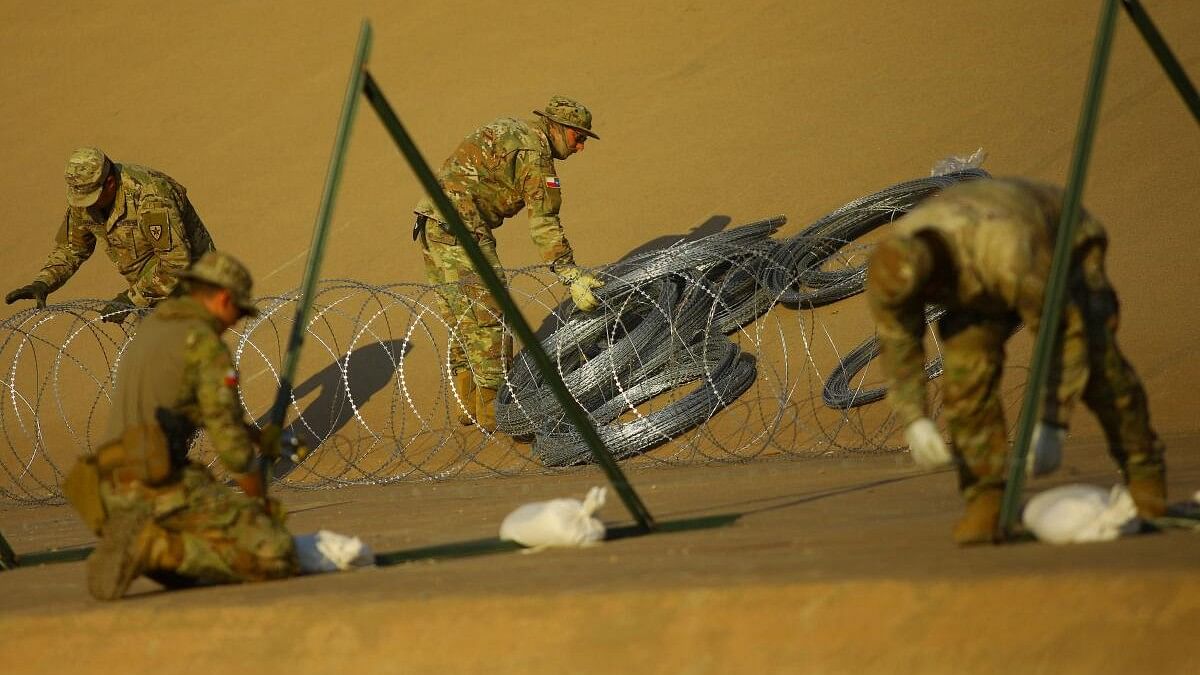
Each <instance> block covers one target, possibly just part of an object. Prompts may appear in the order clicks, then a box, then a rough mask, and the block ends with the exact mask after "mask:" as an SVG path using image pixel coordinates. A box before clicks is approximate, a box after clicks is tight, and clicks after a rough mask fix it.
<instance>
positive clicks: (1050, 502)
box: [1022, 484, 1140, 544]
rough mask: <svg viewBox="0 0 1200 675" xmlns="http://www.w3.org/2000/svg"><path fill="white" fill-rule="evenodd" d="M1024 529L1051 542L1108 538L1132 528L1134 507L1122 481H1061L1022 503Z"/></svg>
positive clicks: (1135, 509) (1076, 542) (1134, 514)
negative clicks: (1110, 485)
mask: <svg viewBox="0 0 1200 675" xmlns="http://www.w3.org/2000/svg"><path fill="white" fill-rule="evenodd" d="M1022 521H1023V522H1024V523H1025V527H1026V529H1028V530H1029V531H1030V532H1033V534H1034V535H1035V536H1036V537H1037V538H1038V539H1040V540H1042V541H1046V542H1050V543H1051V544H1079V543H1084V542H1089V541H1110V540H1112V539H1116V538H1117V537H1119V536H1121V535H1122V534H1130V533H1133V532H1136V531H1137V530H1138V527H1139V526H1140V522H1139V521H1138V518H1137V507H1136V506H1134V503H1133V497H1131V496H1130V495H1129V490H1126V489H1125V486H1124V485H1114V486H1113V488H1112V489H1111V490H1105V489H1104V488H1101V487H1097V486H1095V485H1080V484H1075V485H1063V486H1061V487H1056V488H1053V489H1050V490H1046V491H1045V492H1042V493H1040V494H1038V495H1035V496H1034V498H1033V499H1030V500H1029V504H1027V505H1026V506H1025V512H1024V514H1022Z"/></svg>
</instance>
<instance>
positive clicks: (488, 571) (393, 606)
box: [0, 437, 1200, 673]
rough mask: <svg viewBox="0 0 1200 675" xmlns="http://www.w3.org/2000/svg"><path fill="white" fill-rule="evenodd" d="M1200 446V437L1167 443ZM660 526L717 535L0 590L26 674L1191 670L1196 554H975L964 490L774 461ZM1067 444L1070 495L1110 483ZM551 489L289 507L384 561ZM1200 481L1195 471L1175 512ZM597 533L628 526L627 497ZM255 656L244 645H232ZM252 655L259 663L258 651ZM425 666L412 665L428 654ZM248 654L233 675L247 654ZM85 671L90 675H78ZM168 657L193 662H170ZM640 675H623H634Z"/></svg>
mask: <svg viewBox="0 0 1200 675" xmlns="http://www.w3.org/2000/svg"><path fill="white" fill-rule="evenodd" d="M1168 440H1169V441H1171V443H1172V446H1173V447H1188V446H1192V447H1194V444H1195V442H1196V440H1197V439H1196V438H1195V437H1190V438H1171V439H1168ZM631 478H632V480H633V482H634V485H635V486H636V487H637V489H638V490H639V492H640V494H641V495H642V497H643V498H644V500H645V502H646V504H647V505H648V507H649V508H650V509H652V511H653V513H654V514H655V515H656V517H657V519H658V520H659V521H660V522H661V523H662V524H664V525H666V526H669V525H671V524H673V523H676V524H677V523H681V522H686V521H695V520H696V519H699V518H703V517H708V516H718V515H729V516H736V521H735V522H733V523H732V524H729V525H727V526H724V527H715V528H710V529H695V530H691V531H684V532H675V533H662V534H656V535H653V536H647V537H636V538H625V539H619V540H616V541H610V542H605V543H603V544H601V545H599V546H596V547H592V548H588V549H584V550H572V551H547V552H542V553H537V554H532V555H530V554H524V555H523V554H521V553H515V552H505V553H492V554H487V555H480V556H477V557H469V558H452V559H442V560H430V559H425V560H419V561H416V562H410V563H406V564H402V565H396V566H391V567H382V568H376V569H363V570H358V571H355V572H352V573H346V574H339V575H327V576H321V577H308V578H303V579H297V580H292V581H288V582H280V583H271V584H261V585H248V586H242V587H230V588H213V589H201V590H194V591H185V592H175V593H165V592H161V591H159V590H158V589H157V587H156V586H154V584H152V583H150V582H148V581H139V582H138V583H136V584H135V585H134V587H133V589H132V591H131V596H130V597H129V598H128V599H127V600H125V601H123V602H120V603H114V604H109V605H100V604H97V603H95V602H92V601H91V600H90V599H88V598H87V597H86V592H85V589H84V585H83V564H82V563H66V564H56V565H45V566H41V567H37V568H30V569H21V570H18V571H14V572H6V573H3V574H0V598H3V600H2V601H0V605H2V606H3V608H4V611H3V613H2V614H0V646H2V647H3V649H2V651H3V653H5V654H6V655H7V657H6V662H7V663H9V664H20V665H19V667H18V670H17V672H31V673H33V672H61V671H62V669H63V667H64V662H63V659H62V655H63V654H66V653H71V654H78V655H80V656H79V663H80V664H81V665H83V664H86V668H84V670H86V671H87V672H143V671H146V670H150V669H151V668H152V669H153V670H155V671H156V672H158V671H163V672H194V670H195V669H196V668H197V667H200V666H201V665H203V664H208V665H213V666H219V667H221V668H232V669H234V670H236V671H238V672H291V673H295V672H301V673H309V672H312V673H321V672H331V671H334V670H337V671H338V672H351V671H354V670H357V671H364V672H447V671H488V672H513V673H517V672H531V671H536V672H565V671H569V672H612V670H613V668H614V665H613V664H614V663H624V662H628V664H629V666H630V667H633V668H634V670H635V671H637V672H643V671H645V672H664V673H665V672H697V673H724V672H792V671H796V670H802V671H809V672H866V671H876V672H879V671H882V672H892V671H896V672H913V671H915V672H947V673H951V672H955V673H961V672H1002V671H1010V670H1011V669H1012V668H1018V669H1022V670H1027V671H1030V672H1064V673H1109V672H1111V673H1123V672H1171V673H1173V672H1179V673H1183V672H1192V671H1194V669H1195V668H1196V667H1197V666H1200V661H1198V660H1197V656H1196V654H1195V651H1194V649H1192V646H1191V642H1192V641H1191V639H1190V637H1191V630H1192V627H1193V626H1194V625H1195V622H1196V621H1197V620H1200V575H1197V574H1196V564H1197V562H1198V561H1200V536H1197V535H1196V534H1194V533H1191V532H1180V531H1172V532H1168V533H1164V534H1156V535H1143V536H1139V537H1135V538H1131V539H1126V540H1122V541H1118V542H1113V543H1109V544H1093V545H1079V546H1070V547H1052V546H1047V545H1042V544H1036V543H1027V544H1014V545H1010V546H1005V547H983V548H975V549H965V550H964V549H958V548H955V547H954V546H953V545H951V544H950V542H949V537H948V533H949V530H950V527H951V526H952V524H953V522H954V519H955V517H956V515H957V512H958V508H959V505H958V500H957V497H956V495H955V492H954V489H953V482H954V481H953V476H952V475H951V474H950V473H948V472H939V473H935V474H920V473H916V472H914V471H913V469H912V468H911V467H910V466H909V465H908V464H907V462H906V461H904V460H903V459H900V458H895V457H879V456H876V457H869V458H860V459H848V460H813V461H787V462H769V461H764V462H758V463H755V464H750V465H743V466H730V467H721V468H714V467H686V468H670V469H662V470H647V471H639V472H637V473H635V474H632V476H631ZM1114 479H1115V473H1114V471H1113V469H1112V467H1111V464H1109V462H1108V461H1107V458H1105V457H1104V456H1103V452H1102V449H1101V448H1100V447H1098V446H1096V445H1094V444H1072V445H1071V447H1070V448H1069V449H1068V461H1067V463H1066V466H1064V468H1063V470H1062V471H1061V472H1060V474H1059V475H1058V476H1057V477H1056V478H1055V479H1054V480H1045V481H1041V482H1039V483H1037V484H1036V485H1035V486H1034V487H1035V489H1040V488H1042V487H1049V486H1052V485H1055V484H1060V483H1065V482H1086V483H1094V484H1100V485H1104V484H1109V483H1111V482H1112V481H1113V480H1114ZM602 481H603V477H602V475H600V474H599V472H597V471H595V470H591V469H583V470H575V471H569V472H565V473H563V474H561V475H558V476H554V477H546V476H542V477H522V478H510V479H489V480H479V481H459V482H454V483H442V484H430V483H425V484H413V485H395V486H387V487H372V488H350V489H345V490H339V491H324V492H297V491H288V492H285V493H282V494H283V497H284V499H285V501H286V503H287V504H288V505H289V506H290V508H291V510H292V513H293V515H292V518H291V525H292V527H293V528H294V529H295V530H296V531H300V532H303V531H311V530H313V529H316V528H318V527H327V528H331V529H335V530H338V531H342V532H347V533H354V534H357V535H360V536H362V537H363V538H365V539H366V540H367V541H369V542H370V543H371V544H372V545H373V546H374V547H375V550H376V552H377V553H393V552H397V551H413V550H415V549H420V548H424V547H429V546H434V545H444V544H454V543H458V544H465V543H469V542H472V541H475V540H479V539H483V538H487V537H494V536H495V533H496V531H497V528H498V524H499V522H500V520H501V519H502V518H503V516H504V514H505V513H507V512H508V511H509V510H511V509H512V508H513V507H515V506H516V505H518V504H520V503H523V502H527V501H532V500H540V499H546V498H552V497H558V496H566V495H576V496H579V495H582V493H583V492H584V491H586V489H587V487H588V486H589V485H593V484H597V483H600V482H602ZM1197 483H1200V463H1198V462H1196V461H1195V459H1194V454H1191V453H1187V454H1185V455H1184V457H1183V458H1181V459H1180V461H1178V462H1176V465H1175V468H1174V471H1173V473H1172V485H1171V487H1172V490H1173V493H1174V494H1176V495H1182V494H1183V493H1184V492H1185V491H1186V489H1187V487H1186V486H1194V485H1196V484H1197ZM600 516H601V517H602V518H603V519H604V520H606V521H607V522H608V524H609V525H610V526H614V525H616V526H620V525H622V524H627V523H628V522H629V521H628V516H627V513H626V512H625V510H624V509H623V508H622V506H621V504H620V502H619V501H618V500H616V499H615V497H613V498H610V502H609V504H608V505H606V506H605V507H604V509H602V511H601V512H600ZM0 527H2V528H4V531H5V532H10V533H13V534H16V535H17V539H18V541H26V542H29V543H31V544H33V545H34V546H35V547H38V548H40V547H47V546H74V545H79V544H82V543H86V542H88V540H89V539H90V537H89V536H88V535H87V533H86V532H85V531H84V530H83V528H82V527H81V526H80V525H78V524H77V522H76V521H75V519H74V517H73V515H72V514H71V513H69V512H68V511H67V510H66V509H65V508H40V509H6V510H4V511H0ZM234 645H238V646H234ZM246 645H254V647H253V648H252V649H246V647H245V646H246ZM418 645H419V648H418V647H417V646H418ZM232 651H236V652H237V656H236V657H231V652H232ZM85 655H86V656H85ZM167 655H172V656H178V657H179V660H178V661H177V662H172V661H168V659H167ZM622 667H623V666H622Z"/></svg>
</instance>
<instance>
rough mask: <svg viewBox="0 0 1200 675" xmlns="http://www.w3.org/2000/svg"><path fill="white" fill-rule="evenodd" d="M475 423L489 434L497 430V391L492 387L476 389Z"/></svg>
mask: <svg viewBox="0 0 1200 675" xmlns="http://www.w3.org/2000/svg"><path fill="white" fill-rule="evenodd" d="M475 422H476V423H477V424H479V426H480V427H481V428H482V429H483V430H484V431H486V432H488V433H489V434H490V433H492V432H494V431H495V430H496V390H495V389H492V388H491V387H477V388H476V389H475Z"/></svg>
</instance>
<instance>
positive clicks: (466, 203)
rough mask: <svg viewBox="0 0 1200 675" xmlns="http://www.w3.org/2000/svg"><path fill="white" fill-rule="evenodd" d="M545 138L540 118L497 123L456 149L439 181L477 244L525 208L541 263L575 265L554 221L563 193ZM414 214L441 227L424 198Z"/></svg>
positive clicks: (558, 223) (501, 120) (444, 165)
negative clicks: (432, 220)
mask: <svg viewBox="0 0 1200 675" xmlns="http://www.w3.org/2000/svg"><path fill="white" fill-rule="evenodd" d="M548 133H549V132H548V130H547V127H546V122H545V121H544V120H542V119H536V120H517V119H511V118H501V119H498V120H496V121H494V122H492V123H490V124H487V125H485V126H483V127H480V128H479V129H476V130H475V131H474V132H473V133H472V134H471V135H470V136H467V137H466V138H465V139H464V140H463V142H462V143H460V144H459V146H458V149H456V150H455V151H454V153H453V154H452V155H450V157H449V158H448V159H446V162H445V164H443V165H442V169H441V171H440V172H439V175H438V180H439V182H440V183H441V184H442V188H443V189H445V191H446V193H447V195H448V196H449V197H450V200H451V201H452V202H454V203H455V205H456V207H457V208H458V211H459V213H460V214H461V215H462V216H463V220H464V221H465V222H466V225H467V227H468V228H470V229H472V231H473V232H474V234H475V235H476V236H477V237H480V238H482V239H491V238H492V235H491V232H490V230H492V229H494V228H497V227H500V225H501V224H503V222H504V219H505V218H511V217H512V216H515V215H516V214H518V213H520V211H521V209H523V208H525V207H526V206H528V208H529V234H530V237H531V238H532V239H533V243H534V244H535V245H537V247H538V249H539V250H540V251H541V253H542V259H543V260H545V261H546V262H548V263H550V264H551V265H552V266H553V267H555V268H557V267H559V266H563V265H573V264H575V254H574V252H573V251H572V250H571V244H570V243H569V242H568V241H567V237H566V234H565V233H564V232H563V227H562V223H561V222H560V221H559V217H558V211H559V208H560V207H561V206H562V193H561V191H560V188H559V185H560V183H559V178H558V174H557V173H556V171H555V168H554V158H553V156H552V155H551V151H550V138H549V136H548ZM413 210H414V211H415V212H416V213H417V214H419V215H424V216H428V217H430V218H433V219H435V220H438V221H440V222H445V218H443V217H441V215H440V214H439V213H438V212H437V210H436V209H435V208H434V206H433V203H432V202H431V201H430V199H429V198H428V197H423V198H422V199H421V201H420V202H418V203H417V206H416V207H415V208H414V209H413Z"/></svg>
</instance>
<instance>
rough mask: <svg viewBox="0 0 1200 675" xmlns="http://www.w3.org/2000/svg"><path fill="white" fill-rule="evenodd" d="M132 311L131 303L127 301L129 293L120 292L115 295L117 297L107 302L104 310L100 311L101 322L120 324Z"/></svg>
mask: <svg viewBox="0 0 1200 675" xmlns="http://www.w3.org/2000/svg"><path fill="white" fill-rule="evenodd" d="M132 311H133V301H132V300H130V299H129V293H128V292H126V291H121V292H120V293H117V297H115V298H113V299H112V300H109V301H108V304H106V305H104V308H103V309H101V310H100V314H101V315H102V316H101V319H100V320H101V321H107V322H109V323H121V322H122V321H124V320H125V317H126V316H128V315H129V313H130V312H132Z"/></svg>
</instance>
